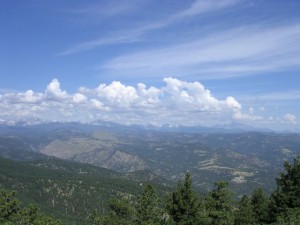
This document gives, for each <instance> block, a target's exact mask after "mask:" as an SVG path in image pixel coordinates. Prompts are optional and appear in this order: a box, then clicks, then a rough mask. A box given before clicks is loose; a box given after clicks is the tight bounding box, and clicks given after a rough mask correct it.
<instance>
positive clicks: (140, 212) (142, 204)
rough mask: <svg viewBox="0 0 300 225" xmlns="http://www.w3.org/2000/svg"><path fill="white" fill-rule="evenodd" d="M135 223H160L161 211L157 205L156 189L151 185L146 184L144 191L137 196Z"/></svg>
mask: <svg viewBox="0 0 300 225" xmlns="http://www.w3.org/2000/svg"><path fill="white" fill-rule="evenodd" d="M136 211H137V219H136V222H137V224H140V225H159V224H161V221H162V218H163V213H162V210H161V209H160V207H159V199H158V197H157V194H156V190H155V189H154V187H153V186H152V185H147V186H146V188H145V190H144V192H143V193H142V195H141V196H139V198H138V201H137V206H136Z"/></svg>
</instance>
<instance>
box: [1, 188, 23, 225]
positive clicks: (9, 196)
mask: <svg viewBox="0 0 300 225" xmlns="http://www.w3.org/2000/svg"><path fill="white" fill-rule="evenodd" d="M15 194H16V192H14V191H7V190H4V189H0V223H1V224H2V223H4V222H9V221H15V219H16V217H17V216H18V212H19V211H20V205H21V202H20V201H19V200H17V199H16V198H15Z"/></svg>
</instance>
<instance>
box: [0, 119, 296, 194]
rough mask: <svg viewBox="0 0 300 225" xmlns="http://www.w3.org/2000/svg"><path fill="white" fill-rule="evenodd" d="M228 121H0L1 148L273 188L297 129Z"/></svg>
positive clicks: (8, 153) (206, 182)
mask: <svg viewBox="0 0 300 225" xmlns="http://www.w3.org/2000/svg"><path fill="white" fill-rule="evenodd" d="M232 126H235V127H236V131H235V132H233V130H230V129H229V130H227V129H226V127H224V128H222V129H221V128H211V130H207V129H206V128H201V127H198V128H187V127H177V128H174V127H167V126H164V127H160V128H155V127H143V126H124V125H120V124H115V123H111V122H103V121H97V122H95V123H94V124H81V123H75V122H70V123H59V122H55V123H42V124H38V125H31V126H27V125H24V124H22V125H20V124H19V125H15V126H7V125H2V126H0V154H1V155H2V156H4V157H6V158H10V159H14V160H21V161H24V160H33V159H44V158H45V157H47V156H51V157H56V158H61V159H65V160H69V161H76V162H82V163H88V164H92V165H95V166H98V167H104V168H107V169H111V170H115V171H118V172H123V173H128V172H134V171H143V170H147V171H151V172H153V173H154V174H157V175H159V176H161V177H164V178H165V179H168V180H170V181H172V182H177V181H178V179H180V178H182V177H183V175H184V173H185V172H186V171H190V172H191V173H192V175H193V179H194V182H195V185H196V186H197V188H198V189H199V190H200V191H207V190H209V189H210V188H211V187H212V186H213V183H214V182H216V181H219V180H227V181H230V182H231V185H232V187H233V189H234V190H235V191H236V192H237V194H243V193H249V192H251V190H253V189H254V188H257V187H260V186H264V187H265V189H266V190H271V189H272V188H274V178H275V176H276V175H277V174H278V172H279V171H281V169H282V163H283V161H284V160H291V159H292V158H293V157H294V156H296V155H297V154H298V152H299V150H300V134H292V133H291V134H279V133H274V132H257V131H237V130H238V129H241V128H242V127H240V125H239V124H232ZM232 126H230V127H232ZM224 130H226V132H224ZM213 131H214V132H213Z"/></svg>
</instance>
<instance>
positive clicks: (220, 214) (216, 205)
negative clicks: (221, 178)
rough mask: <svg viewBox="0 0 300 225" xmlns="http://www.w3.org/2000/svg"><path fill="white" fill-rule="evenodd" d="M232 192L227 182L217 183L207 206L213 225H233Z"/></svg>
mask: <svg viewBox="0 0 300 225" xmlns="http://www.w3.org/2000/svg"><path fill="white" fill-rule="evenodd" d="M232 195H233V194H232V192H231V191H230V190H229V189H228V183H227V182H217V183H216V184H215V188H214V189H213V190H212V191H211V192H210V193H209V195H208V199H207V206H208V210H209V217H210V218H211V220H212V221H211V225H233V224H234V215H233V211H232V210H233V206H232V205H233V204H232V202H233V200H232Z"/></svg>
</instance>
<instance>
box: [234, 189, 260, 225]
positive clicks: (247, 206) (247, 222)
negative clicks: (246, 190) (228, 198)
mask: <svg viewBox="0 0 300 225" xmlns="http://www.w3.org/2000/svg"><path fill="white" fill-rule="evenodd" d="M255 222H256V219H255V214H254V210H253V206H252V204H251V199H250V198H249V197H248V196H247V195H244V196H243V197H242V198H241V200H240V202H239V203H238V209H237V211H235V219H234V224H235V225H252V224H255Z"/></svg>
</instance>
